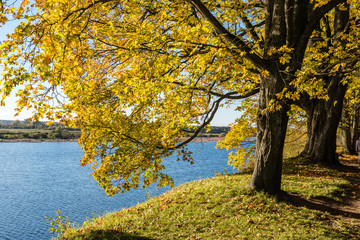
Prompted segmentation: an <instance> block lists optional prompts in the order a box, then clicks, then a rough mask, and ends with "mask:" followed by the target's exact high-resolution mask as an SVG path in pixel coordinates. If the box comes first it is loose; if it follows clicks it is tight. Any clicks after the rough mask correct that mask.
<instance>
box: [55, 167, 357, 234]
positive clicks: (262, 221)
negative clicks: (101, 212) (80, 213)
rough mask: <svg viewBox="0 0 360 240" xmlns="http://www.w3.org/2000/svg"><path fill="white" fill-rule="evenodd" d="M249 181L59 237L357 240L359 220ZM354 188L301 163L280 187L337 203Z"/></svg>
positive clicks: (180, 194)
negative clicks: (300, 204) (273, 192)
mask: <svg viewBox="0 0 360 240" xmlns="http://www.w3.org/2000/svg"><path fill="white" fill-rule="evenodd" d="M249 178H250V175H249V174H248V173H243V174H237V175H221V176H217V177H214V178H209V179H204V180H199V181H195V182H190V183H186V184H183V185H181V186H179V187H176V188H174V189H172V190H171V191H169V192H167V193H165V194H163V195H161V196H159V197H156V198H152V199H149V200H148V201H147V202H145V203H142V204H139V205H137V206H134V207H131V208H128V209H123V210H122V211H120V212H114V213H110V214H107V215H105V216H101V217H96V218H94V219H92V220H91V221H86V222H84V223H83V225H82V226H81V227H71V228H67V229H66V227H64V225H62V226H61V229H58V230H65V229H66V230H65V232H63V233H62V234H60V237H59V238H60V239H358V235H357V234H358V232H359V230H360V222H359V220H358V219H352V218H345V217H342V216H336V217H335V216H333V215H331V214H329V213H327V212H323V211H317V210H311V209H308V208H306V207H297V206H294V205H292V204H289V203H287V202H285V201H280V200H278V199H277V198H276V197H274V196H270V195H267V194H264V193H259V192H255V191H252V190H250V189H248V187H247V185H248V181H249ZM351 186H352V185H351V183H349V181H348V180H346V176H344V175H343V174H340V173H339V172H338V171H336V170H329V169H327V168H324V167H321V166H318V165H308V164H306V162H304V161H300V162H299V160H297V161H294V160H287V161H286V162H285V164H284V175H283V186H282V189H283V190H285V191H288V192H292V193H296V194H301V196H302V197H304V199H312V198H317V197H320V196H321V197H323V198H328V199H333V200H336V201H338V200H341V199H342V196H344V194H345V193H346V192H345V190H344V189H346V188H349V187H351ZM353 190H354V191H356V189H353ZM357 193H358V192H356V193H354V194H357ZM346 194H347V193H346ZM55 227H56V226H55Z"/></svg>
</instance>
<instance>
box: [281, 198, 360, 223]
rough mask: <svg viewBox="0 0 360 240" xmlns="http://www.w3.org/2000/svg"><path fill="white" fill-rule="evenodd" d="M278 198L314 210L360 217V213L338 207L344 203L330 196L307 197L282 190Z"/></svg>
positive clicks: (334, 214) (335, 214)
mask: <svg viewBox="0 0 360 240" xmlns="http://www.w3.org/2000/svg"><path fill="white" fill-rule="evenodd" d="M278 200H279V201H283V202H286V203H289V204H292V205H294V206H297V207H306V208H308V209H312V210H318V211H322V212H328V213H330V214H331V215H333V216H343V217H349V218H355V219H360V213H357V212H352V211H348V210H345V209H342V208H338V206H339V205H341V204H342V203H341V202H338V201H335V200H333V199H330V198H312V199H306V198H304V197H302V196H301V195H300V194H297V193H289V192H281V193H280V194H279V195H278Z"/></svg>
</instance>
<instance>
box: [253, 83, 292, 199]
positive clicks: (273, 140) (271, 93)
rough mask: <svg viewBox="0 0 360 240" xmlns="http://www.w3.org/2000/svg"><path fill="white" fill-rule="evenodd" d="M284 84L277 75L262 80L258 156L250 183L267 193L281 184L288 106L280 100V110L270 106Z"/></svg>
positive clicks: (273, 190)
mask: <svg viewBox="0 0 360 240" xmlns="http://www.w3.org/2000/svg"><path fill="white" fill-rule="evenodd" d="M282 84H283V83H282V81H276V79H266V80H265V81H262V82H261V83H260V96H259V113H258V119H257V142H256V160H255V169H254V172H253V175H252V177H251V180H250V187H251V188H252V189H256V190H259V191H265V192H268V193H277V192H279V191H280V186H281V174H282V156H283V148H284V141H285V135H286V129H287V123H288V119H289V117H288V115H287V111H288V106H287V105H286V104H285V103H279V104H280V105H281V109H279V110H276V111H269V109H268V108H269V104H270V101H271V100H272V99H274V97H275V94H276V93H278V92H279V91H281V90H282V89H283V86H282Z"/></svg>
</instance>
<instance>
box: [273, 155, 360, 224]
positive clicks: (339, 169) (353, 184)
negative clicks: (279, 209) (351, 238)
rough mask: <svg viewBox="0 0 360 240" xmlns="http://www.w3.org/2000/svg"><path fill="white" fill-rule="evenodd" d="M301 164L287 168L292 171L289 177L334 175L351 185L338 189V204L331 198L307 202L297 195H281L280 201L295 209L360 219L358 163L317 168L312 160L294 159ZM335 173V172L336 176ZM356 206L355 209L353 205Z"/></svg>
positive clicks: (314, 198)
mask: <svg viewBox="0 0 360 240" xmlns="http://www.w3.org/2000/svg"><path fill="white" fill-rule="evenodd" d="M294 160H295V161H299V163H300V164H297V165H293V164H288V165H289V169H287V170H285V173H286V174H288V175H291V174H300V175H303V176H310V177H311V176H316V177H329V176H332V175H333V174H334V176H336V177H340V178H342V179H344V180H347V181H348V184H342V185H341V186H339V190H338V191H335V192H333V193H332V195H333V196H335V197H337V199H340V200H335V199H333V198H330V197H325V196H317V197H312V198H310V199H306V198H305V197H303V196H302V195H301V194H298V193H294V192H281V193H280V194H279V195H278V198H279V200H280V201H284V202H288V203H290V204H293V205H295V206H300V207H306V208H309V209H313V210H319V211H323V212H328V213H330V214H331V215H334V216H343V217H348V218H354V219H360V208H358V203H359V202H360V187H359V186H360V167H359V166H358V165H357V160H356V161H355V160H347V161H345V160H342V161H341V165H336V166H323V168H317V167H316V164H314V163H313V162H311V161H309V159H301V158H297V159H296V158H294V159H290V161H294ZM333 170H336V171H335V172H334V171H333ZM354 203H356V205H354Z"/></svg>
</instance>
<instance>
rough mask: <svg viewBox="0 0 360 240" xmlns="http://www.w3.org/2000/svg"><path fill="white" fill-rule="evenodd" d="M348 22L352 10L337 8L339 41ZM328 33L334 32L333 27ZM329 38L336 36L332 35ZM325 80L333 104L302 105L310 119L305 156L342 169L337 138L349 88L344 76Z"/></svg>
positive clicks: (308, 101) (306, 100) (317, 101)
mask: <svg viewBox="0 0 360 240" xmlns="http://www.w3.org/2000/svg"><path fill="white" fill-rule="evenodd" d="M348 22H349V6H347V7H346V8H339V7H337V8H335V20H334V26H333V29H334V34H333V35H334V36H335V41H340V40H339V39H336V36H338V35H339V34H340V33H342V32H344V31H346V26H347V24H348ZM328 29H330V27H329V26H328ZM327 34H329V35H332V34H331V33H327ZM342 42H343V43H342V44H346V43H345V42H344V41H342ZM330 46H331V43H328V46H327V48H325V49H324V50H323V51H325V52H326V51H327V49H328V48H329V47H330ZM325 67H326V65H325ZM319 70H321V69H319ZM323 80H324V82H325V83H326V87H327V91H328V96H329V100H328V101H325V100H323V99H309V98H304V99H302V100H303V101H302V103H300V105H301V106H302V107H303V109H304V110H305V111H306V113H307V116H308V125H307V143H306V145H305V148H304V150H303V152H302V153H301V155H302V156H305V157H308V158H310V159H311V160H312V161H314V162H321V163H323V164H327V165H338V164H340V163H339V160H338V157H337V155H336V139H337V137H336V136H337V129H338V126H339V122H340V119H341V115H342V109H343V101H344V96H345V93H346V90H347V84H343V83H342V82H341V80H342V77H341V75H340V74H339V75H335V76H334V75H331V76H327V77H324V78H323Z"/></svg>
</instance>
